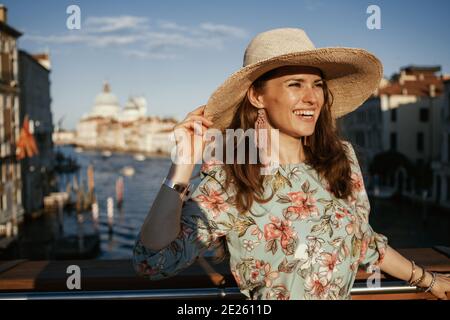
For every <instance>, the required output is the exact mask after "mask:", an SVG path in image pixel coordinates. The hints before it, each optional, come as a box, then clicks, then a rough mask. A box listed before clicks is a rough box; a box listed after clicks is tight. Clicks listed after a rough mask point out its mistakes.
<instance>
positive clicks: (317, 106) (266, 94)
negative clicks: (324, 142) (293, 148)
mask: <svg viewBox="0 0 450 320" xmlns="http://www.w3.org/2000/svg"><path fill="white" fill-rule="evenodd" d="M253 94H256V93H253ZM254 97H255V98H257V99H258V101H259V102H261V104H259V106H264V108H265V109H266V111H267V114H268V118H269V119H268V120H269V123H270V125H271V126H272V127H273V128H276V129H279V130H280V133H281V132H283V133H285V134H288V135H290V136H293V137H296V138H300V137H301V136H309V135H312V134H313V132H314V128H315V125H316V122H317V119H318V118H319V114H320V111H321V109H322V106H323V104H324V100H325V98H324V92H323V80H322V77H321V73H320V70H319V69H316V68H312V67H303V66H287V67H282V68H280V69H279V70H278V72H277V73H276V76H275V77H273V78H271V79H269V80H267V81H266V83H265V87H264V89H263V91H262V92H261V93H259V94H257V96H254Z"/></svg>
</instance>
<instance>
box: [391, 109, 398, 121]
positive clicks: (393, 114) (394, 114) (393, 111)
mask: <svg viewBox="0 0 450 320" xmlns="http://www.w3.org/2000/svg"><path fill="white" fill-rule="evenodd" d="M391 122H397V109H391Z"/></svg>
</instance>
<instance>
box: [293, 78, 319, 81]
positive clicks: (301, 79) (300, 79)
mask: <svg viewBox="0 0 450 320" xmlns="http://www.w3.org/2000/svg"><path fill="white" fill-rule="evenodd" d="M288 81H298V82H306V80H305V79H304V78H289V79H287V80H285V81H284V82H288ZM314 82H323V79H322V78H319V79H316V80H314Z"/></svg>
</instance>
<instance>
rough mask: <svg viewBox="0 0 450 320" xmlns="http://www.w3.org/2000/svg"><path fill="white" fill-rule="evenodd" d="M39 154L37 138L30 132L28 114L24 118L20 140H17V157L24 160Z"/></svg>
mask: <svg viewBox="0 0 450 320" xmlns="http://www.w3.org/2000/svg"><path fill="white" fill-rule="evenodd" d="M37 154H39V150H38V148H37V145H36V140H35V139H34V136H33V134H31V132H30V123H29V121H28V115H26V116H25V118H24V119H23V126H22V129H20V136H19V141H17V146H16V158H17V159H18V160H22V159H24V158H26V157H32V156H34V155H37Z"/></svg>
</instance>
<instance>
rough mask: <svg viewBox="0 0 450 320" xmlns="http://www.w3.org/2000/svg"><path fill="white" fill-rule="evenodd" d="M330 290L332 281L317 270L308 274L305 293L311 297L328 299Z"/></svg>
mask: <svg viewBox="0 0 450 320" xmlns="http://www.w3.org/2000/svg"><path fill="white" fill-rule="evenodd" d="M329 290H330V281H329V279H327V277H326V276H323V275H320V274H319V273H317V272H313V273H311V274H308V275H307V277H306V280H305V295H306V298H309V299H313V300H316V299H321V300H322V299H326V298H327V297H328V292H329Z"/></svg>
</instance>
